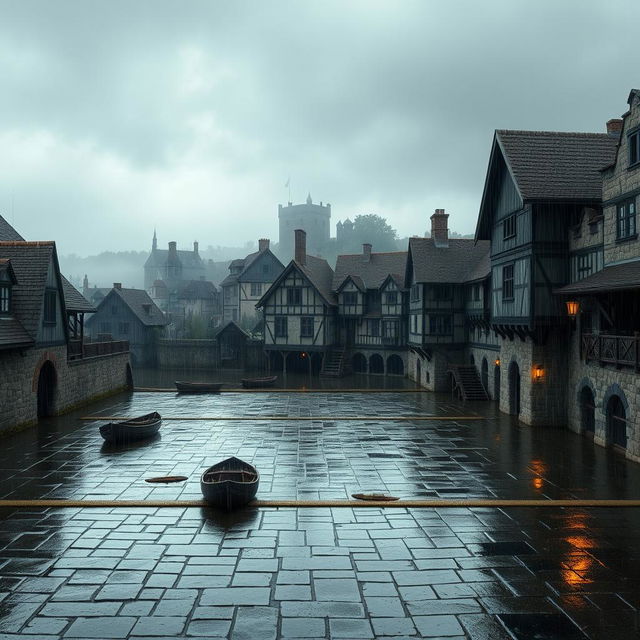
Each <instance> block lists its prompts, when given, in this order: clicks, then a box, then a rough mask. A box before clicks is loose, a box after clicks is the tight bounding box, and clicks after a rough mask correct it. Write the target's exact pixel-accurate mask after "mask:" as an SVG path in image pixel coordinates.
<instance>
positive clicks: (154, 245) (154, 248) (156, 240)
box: [151, 228, 158, 251]
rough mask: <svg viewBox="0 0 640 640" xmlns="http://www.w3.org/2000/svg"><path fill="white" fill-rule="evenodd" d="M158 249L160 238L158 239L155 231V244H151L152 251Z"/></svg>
mask: <svg viewBox="0 0 640 640" xmlns="http://www.w3.org/2000/svg"><path fill="white" fill-rule="evenodd" d="M157 248H158V238H157V237H156V230H155V228H154V230H153V242H152V243H151V250H152V251H155V250H156V249H157Z"/></svg>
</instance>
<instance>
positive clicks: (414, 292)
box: [411, 284, 420, 300]
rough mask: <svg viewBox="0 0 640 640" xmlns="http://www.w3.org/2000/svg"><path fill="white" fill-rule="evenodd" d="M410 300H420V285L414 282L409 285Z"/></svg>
mask: <svg viewBox="0 0 640 640" xmlns="http://www.w3.org/2000/svg"><path fill="white" fill-rule="evenodd" d="M411 300H420V285H419V284H414V285H412V286H411Z"/></svg>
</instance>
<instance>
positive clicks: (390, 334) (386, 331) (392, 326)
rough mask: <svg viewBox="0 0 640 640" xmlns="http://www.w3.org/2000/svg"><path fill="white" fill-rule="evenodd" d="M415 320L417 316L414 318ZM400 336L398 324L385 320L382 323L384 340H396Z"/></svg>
mask: <svg viewBox="0 0 640 640" xmlns="http://www.w3.org/2000/svg"><path fill="white" fill-rule="evenodd" d="M413 317H414V318H415V316H413ZM397 335H398V323H397V322H394V321H393V320H385V321H384V322H383V323H382V336H383V337H384V338H395V337H396V336H397Z"/></svg>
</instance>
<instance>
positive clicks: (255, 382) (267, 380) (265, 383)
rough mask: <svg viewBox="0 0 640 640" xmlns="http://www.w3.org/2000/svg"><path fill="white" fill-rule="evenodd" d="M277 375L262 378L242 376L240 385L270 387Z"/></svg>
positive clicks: (248, 387) (246, 387) (247, 387)
mask: <svg viewBox="0 0 640 640" xmlns="http://www.w3.org/2000/svg"><path fill="white" fill-rule="evenodd" d="M277 379H278V376H265V377H263V378H243V379H242V380H241V382H242V386H243V387H244V388H245V389H263V388H264V387H272V386H273V385H274V384H275V383H276V380H277Z"/></svg>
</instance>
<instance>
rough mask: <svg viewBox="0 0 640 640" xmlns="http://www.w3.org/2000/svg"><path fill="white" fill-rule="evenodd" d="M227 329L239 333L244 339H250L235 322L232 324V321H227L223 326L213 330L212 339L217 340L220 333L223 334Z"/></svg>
mask: <svg viewBox="0 0 640 640" xmlns="http://www.w3.org/2000/svg"><path fill="white" fill-rule="evenodd" d="M229 329H234V330H235V331H237V332H238V333H241V334H242V335H243V336H245V337H246V338H251V336H250V335H249V334H248V333H247V332H246V331H245V330H244V329H243V328H242V327H241V326H240V325H239V324H238V323H237V322H234V321H233V320H229V322H226V323H225V324H223V325H220V326H218V327H216V328H215V329H214V330H213V337H214V338H217V337H218V336H219V335H221V334H222V333H225V332H226V331H227V330H229Z"/></svg>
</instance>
